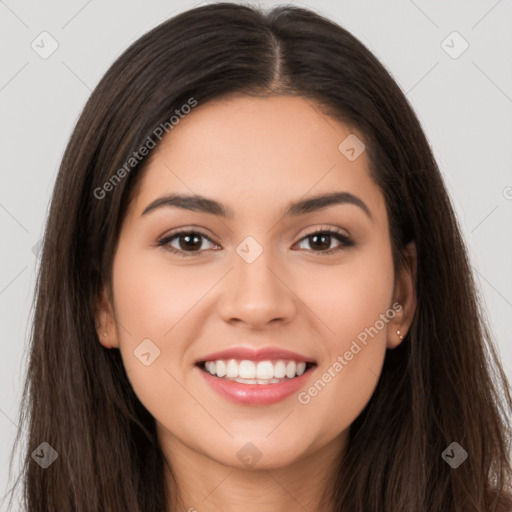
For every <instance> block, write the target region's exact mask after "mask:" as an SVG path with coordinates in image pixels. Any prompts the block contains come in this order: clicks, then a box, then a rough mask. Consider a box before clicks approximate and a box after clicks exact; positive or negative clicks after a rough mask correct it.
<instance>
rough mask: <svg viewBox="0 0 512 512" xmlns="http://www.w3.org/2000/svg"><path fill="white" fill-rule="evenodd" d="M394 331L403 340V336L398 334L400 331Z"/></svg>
mask: <svg viewBox="0 0 512 512" xmlns="http://www.w3.org/2000/svg"><path fill="white" fill-rule="evenodd" d="M396 333H397V334H398V337H399V338H400V339H401V340H403V339H404V337H403V336H402V335H401V334H400V331H396Z"/></svg>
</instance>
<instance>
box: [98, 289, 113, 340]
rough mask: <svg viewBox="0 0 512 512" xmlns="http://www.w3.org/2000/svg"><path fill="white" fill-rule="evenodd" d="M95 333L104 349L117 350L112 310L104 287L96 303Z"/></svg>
mask: <svg viewBox="0 0 512 512" xmlns="http://www.w3.org/2000/svg"><path fill="white" fill-rule="evenodd" d="M95 321H96V332H97V334H98V340H99V342H100V343H101V344H102V345H103V346H104V347H105V348H119V338H118V334H117V329H116V320H115V315H114V308H113V305H112V304H111V302H110V299H109V296H108V293H107V290H106V287H103V289H102V291H101V293H100V296H99V298H98V301H97V303H96V318H95Z"/></svg>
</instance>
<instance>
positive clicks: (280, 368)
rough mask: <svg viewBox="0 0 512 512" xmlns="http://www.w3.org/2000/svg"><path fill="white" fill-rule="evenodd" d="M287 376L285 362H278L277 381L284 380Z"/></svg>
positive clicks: (275, 374)
mask: <svg viewBox="0 0 512 512" xmlns="http://www.w3.org/2000/svg"><path fill="white" fill-rule="evenodd" d="M285 375H286V365H285V364H284V361H277V363H276V364H275V365H274V377H275V378H276V379H282V378H283V377H284V376H285Z"/></svg>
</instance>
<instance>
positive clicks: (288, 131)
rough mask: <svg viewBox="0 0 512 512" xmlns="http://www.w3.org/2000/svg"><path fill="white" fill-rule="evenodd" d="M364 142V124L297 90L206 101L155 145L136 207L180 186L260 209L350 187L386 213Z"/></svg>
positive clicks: (235, 205) (237, 206)
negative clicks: (328, 111) (345, 120)
mask: <svg viewBox="0 0 512 512" xmlns="http://www.w3.org/2000/svg"><path fill="white" fill-rule="evenodd" d="M363 143H364V137H363V136H362V135H361V134H360V133H359V132H357V131H356V130H354V129H352V128H351V127H349V126H346V125H344V124H342V123H340V122H338V121H336V120H334V119H333V118H332V117H330V116H327V115H325V114H323V113H322V112H321V111H320V109H319V108H318V107H317V106H316V105H315V104H314V103H313V102H312V101H311V100H309V99H304V98H302V97H298V96H277V97H266V98H261V97H257V98H254V97H233V98H229V99H223V100H214V101H210V102H207V103H205V104H203V105H201V104H199V105H198V106H196V107H195V108H194V109H193V110H192V111H191V113H190V114H188V115H186V116H184V117H183V118H182V119H181V120H180V122H179V123H178V124H177V125H175V126H174V128H173V129H172V131H170V132H169V134H168V135H167V136H166V137H165V138H164V139H163V141H162V143H161V144H160V145H159V146H158V147H157V148H156V149H155V150H153V153H152V154H151V159H150V161H149V162H148V166H147V169H146V170H145V172H144V175H143V177H142V179H141V180H140V183H139V185H138V187H137V192H136V200H135V209H136V210H137V211H138V213H141V212H142V211H143V209H144V207H145V206H146V205H147V204H148V203H149V202H150V201H151V200H154V199H155V198H157V197H159V196H161V195H163V194H166V193H170V192H179V193H184V194H197V195H203V196H208V197H214V198H215V199H217V200H219V201H220V202H222V203H223V204H226V205H227V206H229V205H231V206H232V208H230V209H232V210H237V211H238V212H240V213H243V212H244V211H245V212H246V213H247V214H248V215H249V214H250V213H251V212H252V214H253V215H258V214H260V215H261V213H262V209H265V211H267V210H270V209H271V206H272V205H276V206H277V205H281V206H282V205H283V204H285V203H288V202H290V201H296V200H297V199H299V198H303V197H307V196H309V195H317V194H320V193H325V192H332V191H345V192H349V193H353V194H356V195H357V196H358V197H361V198H362V199H363V200H364V202H365V203H366V204H368V205H372V210H373V209H375V210H377V212H376V213H377V215H378V216H379V215H381V214H382V209H384V202H383V197H382V195H381V193H380V190H379V189H378V187H377V185H376V184H375V182H374V181H373V180H372V178H371V177H370V174H369V169H368V163H369V162H368V158H367V155H366V152H365V151H364V150H363V146H362V144H363ZM340 145H341V146H340ZM352 147H353V148H354V150H355V151H356V152H357V153H355V156H357V154H358V153H359V152H361V153H360V154H359V156H357V158H355V159H354V158H353V156H354V152H350V151H349V153H348V154H347V153H346V150H347V148H348V149H349V150H350V149H351V148H352ZM347 155H348V156H349V157H350V158H348V157H347ZM379 210H380V213H379Z"/></svg>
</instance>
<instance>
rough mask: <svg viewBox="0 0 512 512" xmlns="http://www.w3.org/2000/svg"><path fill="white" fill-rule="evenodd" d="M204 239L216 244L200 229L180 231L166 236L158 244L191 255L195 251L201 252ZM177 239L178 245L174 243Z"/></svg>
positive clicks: (177, 252)
mask: <svg viewBox="0 0 512 512" xmlns="http://www.w3.org/2000/svg"><path fill="white" fill-rule="evenodd" d="M204 240H207V241H208V242H210V243H212V244H214V242H213V241H212V240H211V239H210V238H209V237H207V236H206V235H205V234H203V233H200V232H198V231H179V232H178V233H174V234H172V235H170V236H166V237H165V238H163V239H162V240H160V241H159V242H158V245H159V246H163V247H165V248H166V249H168V250H170V251H171V252H174V253H176V254H179V255H182V256H185V255H186V254H184V253H191V255H192V254H193V253H200V252H201V249H202V246H203V242H204ZM175 241H176V242H177V246H176V245H172V242H175ZM214 245H215V244H214Z"/></svg>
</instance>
